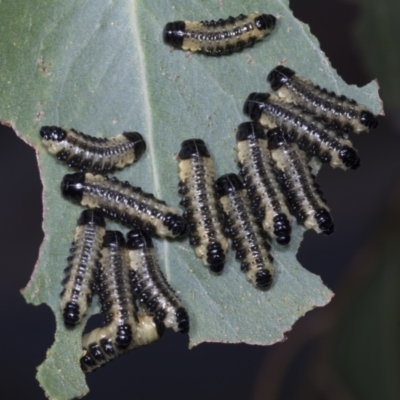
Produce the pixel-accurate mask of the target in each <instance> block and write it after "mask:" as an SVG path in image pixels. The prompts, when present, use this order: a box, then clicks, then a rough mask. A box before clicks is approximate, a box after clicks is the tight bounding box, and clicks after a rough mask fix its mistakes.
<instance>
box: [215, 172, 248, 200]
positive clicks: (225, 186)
mask: <svg viewBox="0 0 400 400" xmlns="http://www.w3.org/2000/svg"><path fill="white" fill-rule="evenodd" d="M242 189H243V183H242V181H241V180H240V178H239V177H238V176H237V175H236V174H226V175H222V176H221V177H220V178H218V179H217V180H216V181H215V192H216V194H217V196H218V197H223V196H226V195H227V194H229V193H232V192H237V191H238V190H242Z"/></svg>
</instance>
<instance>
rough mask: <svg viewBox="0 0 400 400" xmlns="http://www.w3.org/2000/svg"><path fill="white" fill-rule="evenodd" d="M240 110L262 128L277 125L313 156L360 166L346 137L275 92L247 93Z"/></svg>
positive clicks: (340, 165)
mask: <svg viewBox="0 0 400 400" xmlns="http://www.w3.org/2000/svg"><path fill="white" fill-rule="evenodd" d="M243 111H244V113H245V114H246V115H248V116H250V118H251V119H252V120H253V121H258V122H260V123H261V125H263V126H264V127H266V128H270V129H272V128H275V127H277V126H281V127H282V128H284V129H285V130H286V131H287V132H288V134H289V139H290V140H292V141H297V143H298V145H299V147H300V148H301V149H302V150H304V151H306V152H307V154H308V155H309V156H317V157H318V158H319V159H320V160H321V161H322V162H329V164H330V165H331V166H332V167H334V168H342V169H348V168H352V169H357V168H358V167H359V166H360V159H359V157H358V154H357V152H356V150H355V149H354V148H353V145H352V143H351V142H350V141H349V140H347V139H345V138H344V137H342V136H339V135H338V134H337V133H336V132H335V131H334V130H332V129H330V128H329V127H327V126H326V125H324V124H323V123H322V122H321V121H320V120H318V119H316V118H315V117H314V116H313V115H312V114H311V113H309V112H307V111H306V110H304V109H303V108H301V107H298V106H296V105H294V104H291V103H285V102H283V101H281V100H279V98H278V97H277V96H276V95H275V96H274V95H271V94H269V93H251V94H250V95H249V97H248V98H247V100H246V102H245V104H244V108H243Z"/></svg>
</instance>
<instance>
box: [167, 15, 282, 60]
mask: <svg viewBox="0 0 400 400" xmlns="http://www.w3.org/2000/svg"><path fill="white" fill-rule="evenodd" d="M275 23H276V18H275V17H274V16H273V15H269V14H260V13H252V14H250V15H248V16H245V15H243V14H241V15H239V16H238V17H236V18H234V17H229V18H227V19H224V20H223V19H219V20H218V21H213V20H211V21H201V22H190V21H175V22H169V23H168V24H167V25H166V26H165V28H164V32H163V39H164V42H165V43H166V44H169V45H170V46H173V47H176V48H178V49H182V50H190V51H193V52H200V53H204V54H207V55H212V56H220V55H225V54H231V53H233V52H235V51H240V50H242V49H244V48H245V47H248V46H251V45H253V44H254V43H255V42H257V41H259V40H261V39H263V38H264V37H265V36H266V35H268V34H269V33H270V32H271V31H272V29H273V28H274V27H275Z"/></svg>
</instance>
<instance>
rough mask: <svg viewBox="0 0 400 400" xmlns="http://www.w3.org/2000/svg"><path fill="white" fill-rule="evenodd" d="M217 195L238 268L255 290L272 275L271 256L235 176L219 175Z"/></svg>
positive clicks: (242, 187) (241, 185) (268, 280)
mask: <svg viewBox="0 0 400 400" xmlns="http://www.w3.org/2000/svg"><path fill="white" fill-rule="evenodd" d="M215 187H216V191H217V195H218V196H219V197H220V202H221V204H222V207H223V210H224V214H225V225H226V229H227V232H228V233H229V236H230V237H231V239H232V248H234V249H235V250H236V259H237V260H240V261H241V270H242V271H243V272H245V273H246V278H247V280H248V281H249V282H251V283H252V284H253V286H255V287H256V288H258V289H261V290H265V289H268V288H269V287H270V286H271V283H272V277H273V275H274V265H273V263H272V262H273V258H272V256H271V254H270V253H269V245H268V243H267V242H266V240H265V237H264V232H263V231H262V229H261V227H260V226H259V224H258V223H257V221H256V219H255V217H254V216H253V215H252V213H251V210H250V201H249V200H248V198H247V194H246V191H245V189H244V186H243V184H242V182H241V181H240V179H239V177H238V176H237V175H235V174H227V175H223V176H221V177H220V178H219V179H217V180H216V182H215Z"/></svg>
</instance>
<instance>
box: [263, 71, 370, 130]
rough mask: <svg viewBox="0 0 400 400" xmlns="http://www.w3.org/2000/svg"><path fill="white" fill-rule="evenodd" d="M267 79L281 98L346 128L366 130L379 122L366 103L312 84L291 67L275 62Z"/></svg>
mask: <svg viewBox="0 0 400 400" xmlns="http://www.w3.org/2000/svg"><path fill="white" fill-rule="evenodd" d="M267 80H268V82H269V83H270V84H271V88H272V89H273V90H275V91H276V93H277V94H278V96H279V97H280V98H282V99H284V101H286V102H290V103H296V104H298V105H299V106H302V107H305V108H307V109H308V110H310V111H311V112H313V113H314V114H316V115H318V116H320V117H322V118H324V119H326V120H327V122H328V123H333V124H334V125H335V124H336V125H337V126H338V127H339V128H341V129H343V130H344V131H345V132H350V131H351V132H355V133H361V132H367V131H368V130H370V129H374V128H376V127H377V126H378V119H377V117H376V116H375V115H373V114H372V113H371V111H369V110H368V109H367V107H365V106H363V105H362V104H357V103H356V101H354V100H352V99H349V98H347V97H346V96H343V95H342V96H338V95H337V94H336V93H334V92H328V91H327V90H326V89H324V88H321V87H320V86H318V85H314V84H313V83H312V82H311V81H310V80H308V79H305V78H303V77H302V76H300V75H298V74H296V73H295V72H294V71H293V70H291V69H290V68H287V67H284V66H282V65H279V66H277V67H276V68H274V69H273V70H272V71H271V72H270V73H269V74H268V77H267Z"/></svg>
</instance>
